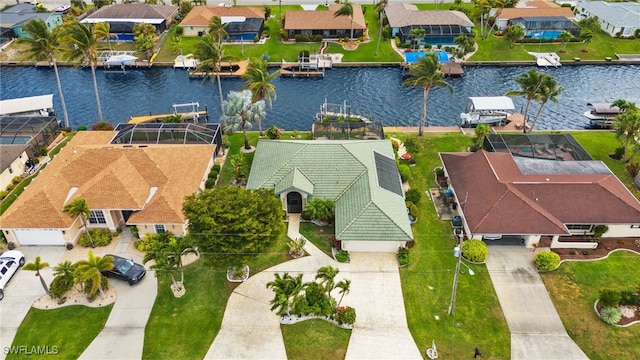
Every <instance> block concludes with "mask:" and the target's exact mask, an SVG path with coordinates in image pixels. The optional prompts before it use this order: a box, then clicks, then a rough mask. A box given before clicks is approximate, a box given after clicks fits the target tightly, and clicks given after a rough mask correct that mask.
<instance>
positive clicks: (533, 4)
mask: <svg viewBox="0 0 640 360" xmlns="http://www.w3.org/2000/svg"><path fill="white" fill-rule="evenodd" d="M526 6H527V8H557V7H560V5H558V4H556V3H554V2H551V1H547V0H531V1H527V4H526Z"/></svg>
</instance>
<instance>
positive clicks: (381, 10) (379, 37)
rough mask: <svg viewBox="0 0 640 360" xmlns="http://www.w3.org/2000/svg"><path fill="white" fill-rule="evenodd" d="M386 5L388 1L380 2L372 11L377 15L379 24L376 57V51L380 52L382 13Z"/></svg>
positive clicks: (381, 0)
mask: <svg viewBox="0 0 640 360" xmlns="http://www.w3.org/2000/svg"><path fill="white" fill-rule="evenodd" d="M388 3H389V0H380V1H378V3H376V5H375V6H374V10H375V11H376V12H377V13H378V19H379V22H380V29H379V30H378V44H376V56H378V50H380V40H381V39H382V27H383V22H382V12H383V11H384V8H386V7H387V4H388Z"/></svg>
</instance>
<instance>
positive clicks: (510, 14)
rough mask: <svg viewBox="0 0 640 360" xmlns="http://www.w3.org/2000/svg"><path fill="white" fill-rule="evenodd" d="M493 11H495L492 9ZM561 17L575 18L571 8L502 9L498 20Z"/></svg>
mask: <svg viewBox="0 0 640 360" xmlns="http://www.w3.org/2000/svg"><path fill="white" fill-rule="evenodd" d="M494 10H495V9H494ZM550 16H563V17H566V18H567V19H573V18H575V17H576V16H575V15H574V14H573V11H572V10H571V8H566V7H552V8H548V7H547V8H507V9H502V12H501V13H500V16H498V19H515V18H521V17H550Z"/></svg>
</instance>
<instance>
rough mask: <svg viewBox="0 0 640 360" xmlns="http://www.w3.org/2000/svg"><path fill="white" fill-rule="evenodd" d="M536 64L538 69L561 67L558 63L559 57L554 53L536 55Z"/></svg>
mask: <svg viewBox="0 0 640 360" xmlns="http://www.w3.org/2000/svg"><path fill="white" fill-rule="evenodd" d="M536 64H537V65H538V66H540V67H542V66H544V67H549V66H553V67H556V68H557V67H558V66H562V64H561V63H560V56H558V54H556V53H538V54H537V56H536Z"/></svg>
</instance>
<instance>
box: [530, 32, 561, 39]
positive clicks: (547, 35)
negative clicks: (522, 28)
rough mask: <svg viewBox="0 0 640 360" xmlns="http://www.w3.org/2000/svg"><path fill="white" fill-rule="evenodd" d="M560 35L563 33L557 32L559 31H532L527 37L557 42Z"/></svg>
mask: <svg viewBox="0 0 640 360" xmlns="http://www.w3.org/2000/svg"><path fill="white" fill-rule="evenodd" d="M560 33H562V31H557V30H546V31H532V32H530V33H529V34H527V37H530V38H533V39H549V40H555V39H557V38H558V37H559V36H560Z"/></svg>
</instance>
